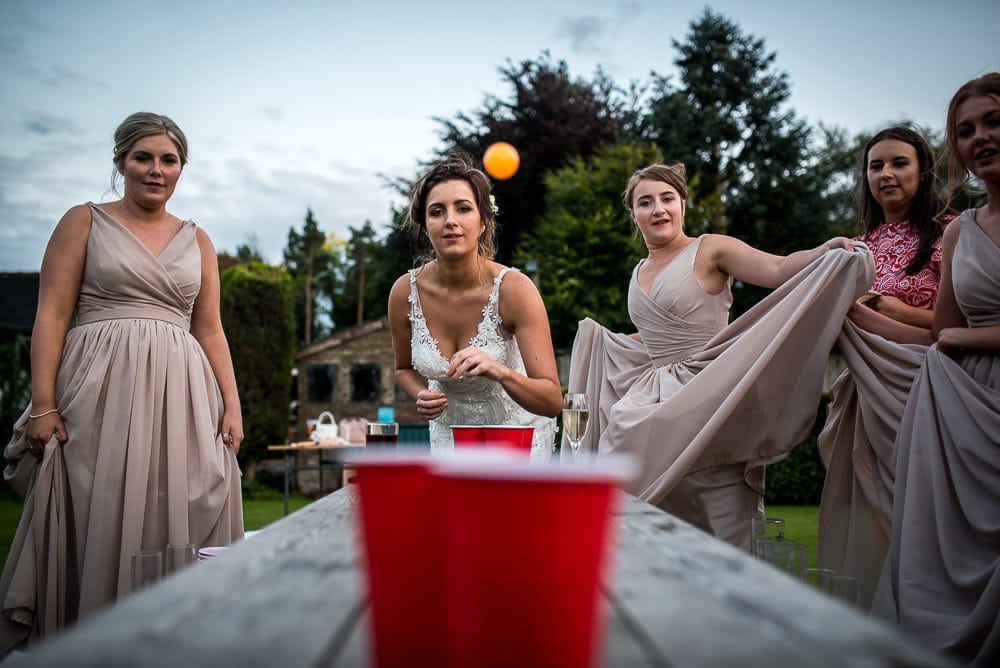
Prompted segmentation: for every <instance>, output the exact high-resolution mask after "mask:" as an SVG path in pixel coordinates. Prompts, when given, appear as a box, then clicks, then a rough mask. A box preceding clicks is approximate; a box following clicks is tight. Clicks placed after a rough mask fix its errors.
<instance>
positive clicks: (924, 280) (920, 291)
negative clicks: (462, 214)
mask: <svg viewBox="0 0 1000 668" xmlns="http://www.w3.org/2000/svg"><path fill="white" fill-rule="evenodd" d="M953 218H954V216H945V217H943V219H944V222H945V224H947V223H949V222H951V220H952V219H953ZM859 239H862V240H863V241H864V242H865V243H867V244H868V247H869V248H870V249H871V251H872V256H873V257H874V260H875V283H874V284H873V285H872V290H874V291H875V292H878V293H880V294H883V295H890V296H892V297H896V298H898V299H900V300H901V301H903V302H905V303H907V304H909V305H910V306H916V307H917V308H923V309H927V310H932V309H933V308H934V302H935V301H937V292H938V284H939V283H940V282H941V238H940V237H938V240H937V241H935V242H934V250H933V251H932V252H931V259H930V262H928V263H927V265H926V266H925V267H924V268H923V269H921V270H920V271H918V272H917V273H915V274H913V275H912V276H907V275H906V267H907V266H909V264H910V261H911V260H913V256H914V255H916V254H917V246H918V244H919V242H920V239H919V237H917V235H916V233H914V231H913V229H912V228H911V227H910V223H909V222H908V221H905V220H904V221H901V222H898V223H882V224H881V225H879V226H878V227H877V228H875V231H874V232H872V233H871V235H870V236H868V237H867V238H865V237H859Z"/></svg>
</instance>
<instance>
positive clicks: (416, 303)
mask: <svg viewBox="0 0 1000 668" xmlns="http://www.w3.org/2000/svg"><path fill="white" fill-rule="evenodd" d="M407 273H408V274H409V275H410V298H409V302H410V320H411V321H412V320H414V319H420V320H423V318H424V312H423V309H421V308H420V295H419V294H418V293H417V270H416V269H410V270H409V271H408V272H407Z"/></svg>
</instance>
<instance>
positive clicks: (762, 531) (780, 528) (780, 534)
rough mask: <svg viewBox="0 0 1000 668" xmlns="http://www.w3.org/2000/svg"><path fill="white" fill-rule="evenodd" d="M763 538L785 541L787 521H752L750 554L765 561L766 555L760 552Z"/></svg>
mask: <svg viewBox="0 0 1000 668" xmlns="http://www.w3.org/2000/svg"><path fill="white" fill-rule="evenodd" d="M761 538H769V539H772V540H784V539H785V520H783V519H779V518H777V517H774V518H763V517H754V518H752V519H751V520H750V553H751V554H752V555H753V556H755V557H757V558H758V559H763V558H764V555H763V554H761V551H760V543H759V542H758V541H759V540H760V539H761Z"/></svg>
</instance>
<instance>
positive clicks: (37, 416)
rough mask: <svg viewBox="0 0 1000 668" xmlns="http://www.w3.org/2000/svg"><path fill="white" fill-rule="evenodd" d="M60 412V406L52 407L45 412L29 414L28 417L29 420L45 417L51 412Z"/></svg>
mask: <svg viewBox="0 0 1000 668" xmlns="http://www.w3.org/2000/svg"><path fill="white" fill-rule="evenodd" d="M58 412H59V409H58V408H51V409H49V410H47V411H45V412H44V413H39V414H38V415H29V416H28V419H29V420H37V419H38V418H40V417H45V416H46V415H48V414H49V413H58Z"/></svg>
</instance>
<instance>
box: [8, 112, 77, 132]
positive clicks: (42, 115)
mask: <svg viewBox="0 0 1000 668" xmlns="http://www.w3.org/2000/svg"><path fill="white" fill-rule="evenodd" d="M18 124H19V125H20V126H21V127H22V128H23V129H24V130H25V131H26V132H28V133H29V134H34V135H41V136H43V137H44V136H48V135H58V134H72V135H76V134H78V133H79V132H80V127H79V125H77V123H75V122H74V121H73V120H72V119H71V118H68V117H66V116H56V115H55V114H50V113H48V112H45V111H33V112H30V113H26V114H23V116H22V118H21V120H20V121H19V123H18Z"/></svg>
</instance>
